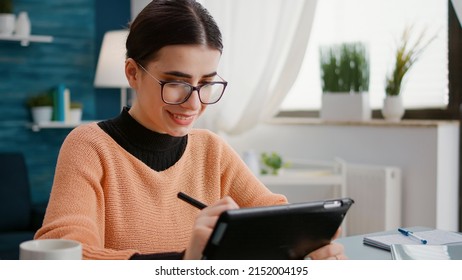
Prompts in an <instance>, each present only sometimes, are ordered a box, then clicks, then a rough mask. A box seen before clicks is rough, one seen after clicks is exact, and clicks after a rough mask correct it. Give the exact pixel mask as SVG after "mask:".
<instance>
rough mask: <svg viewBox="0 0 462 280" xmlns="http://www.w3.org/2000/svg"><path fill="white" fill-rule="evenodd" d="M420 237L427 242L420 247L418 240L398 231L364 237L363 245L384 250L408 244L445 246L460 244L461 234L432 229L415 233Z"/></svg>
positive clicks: (461, 240)
mask: <svg viewBox="0 0 462 280" xmlns="http://www.w3.org/2000/svg"><path fill="white" fill-rule="evenodd" d="M415 233H416V234H418V235H419V236H420V237H422V238H424V239H426V240H427V244H426V245H422V244H421V243H420V242H419V241H418V240H415V239H413V238H410V237H409V236H405V235H403V234H401V233H399V232H398V231H396V233H392V234H385V235H378V236H376V235H374V236H367V235H366V236H365V237H364V239H363V243H364V244H366V245H370V246H374V247H377V248H380V249H384V250H388V251H390V250H391V245H392V244H409V245H422V246H428V245H447V244H451V243H458V242H462V234H460V233H457V232H452V231H446V230H439V229H432V230H425V231H418V232H415Z"/></svg>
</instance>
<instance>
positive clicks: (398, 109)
mask: <svg viewBox="0 0 462 280" xmlns="http://www.w3.org/2000/svg"><path fill="white" fill-rule="evenodd" d="M404 111H405V110H404V106H403V101H402V99H401V96H399V95H398V96H386V97H385V99H384V100H383V108H382V115H383V118H384V119H385V120H387V121H389V122H399V121H401V119H402V118H403V116H404Z"/></svg>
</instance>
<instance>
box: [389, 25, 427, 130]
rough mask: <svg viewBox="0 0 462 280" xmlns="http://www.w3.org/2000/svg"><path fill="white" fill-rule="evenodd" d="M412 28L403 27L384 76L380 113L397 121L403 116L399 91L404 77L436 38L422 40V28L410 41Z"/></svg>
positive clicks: (390, 119)
mask: <svg viewBox="0 0 462 280" xmlns="http://www.w3.org/2000/svg"><path fill="white" fill-rule="evenodd" d="M412 30H413V27H412V26H410V27H407V28H405V29H404V31H403V34H402V35H401V40H400V42H399V45H398V47H397V49H396V52H395V55H394V60H395V61H394V65H393V69H392V71H391V72H389V74H388V75H387V77H386V82H385V99H384V104H383V108H382V115H383V116H384V118H385V119H386V120H389V121H394V122H397V121H400V120H401V118H402V117H403V115H404V107H403V104H402V99H401V91H402V87H403V82H404V79H405V78H406V77H407V76H406V74H407V73H409V70H410V69H411V67H412V66H413V65H414V64H415V63H416V62H417V60H418V59H419V58H420V56H421V55H422V53H423V51H424V50H425V49H426V48H427V47H428V45H429V44H430V43H431V42H432V41H433V40H434V39H436V36H433V37H431V38H429V39H427V40H424V37H425V30H423V31H422V32H421V33H420V34H419V36H418V37H417V39H416V40H415V41H414V43H412V42H411V35H412Z"/></svg>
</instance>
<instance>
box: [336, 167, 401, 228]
mask: <svg viewBox="0 0 462 280" xmlns="http://www.w3.org/2000/svg"><path fill="white" fill-rule="evenodd" d="M345 189H346V196H348V197H351V198H353V199H354V201H355V203H354V204H353V206H352V207H351V209H350V211H349V212H348V214H347V216H346V224H347V227H346V235H347V236H351V235H357V234H365V233H371V232H376V231H384V230H390V229H394V228H397V227H399V226H401V169H399V168H397V167H391V166H374V165H357V164H350V163H347V164H346V188H345Z"/></svg>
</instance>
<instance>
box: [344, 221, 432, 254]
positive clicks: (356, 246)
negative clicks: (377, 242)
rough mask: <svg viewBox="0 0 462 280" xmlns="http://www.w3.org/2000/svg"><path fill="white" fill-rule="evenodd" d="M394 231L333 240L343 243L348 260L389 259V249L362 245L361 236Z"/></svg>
mask: <svg viewBox="0 0 462 280" xmlns="http://www.w3.org/2000/svg"><path fill="white" fill-rule="evenodd" d="M409 229H411V230H412V231H415V232H418V231H423V230H429V229H431V228H426V227H411V228H409ZM394 232H397V230H389V231H382V232H375V233H370V234H363V235H355V236H349V237H343V238H339V239H337V240H335V242H337V243H340V244H343V246H344V248H345V254H346V256H347V257H348V259H350V260H391V253H390V251H386V250H382V249H379V248H375V247H372V246H369V245H364V244H363V238H364V236H365V235H368V236H371V235H383V234H389V233H394Z"/></svg>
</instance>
